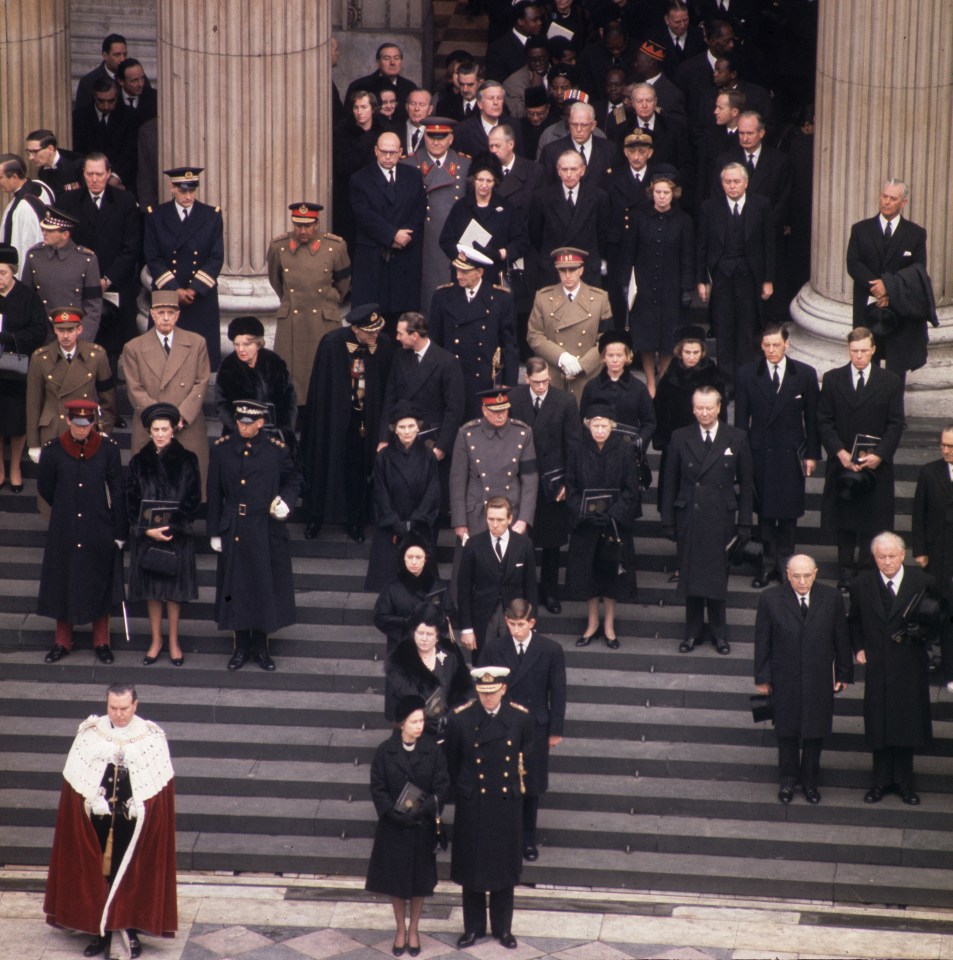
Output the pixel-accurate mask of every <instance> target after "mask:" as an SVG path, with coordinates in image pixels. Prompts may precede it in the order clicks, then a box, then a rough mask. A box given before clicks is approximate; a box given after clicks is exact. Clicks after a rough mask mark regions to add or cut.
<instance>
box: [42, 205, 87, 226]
mask: <svg viewBox="0 0 953 960" xmlns="http://www.w3.org/2000/svg"><path fill="white" fill-rule="evenodd" d="M78 226H79V220H77V219H76V218H75V217H71V216H70V215H69V214H68V213H64V212H63V211H62V210H60V209H59V208H57V207H47V208H46V212H45V213H44V214H43V219H42V220H41V221H40V229H41V230H74V229H75V228H76V227H78Z"/></svg>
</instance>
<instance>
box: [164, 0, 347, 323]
mask: <svg viewBox="0 0 953 960" xmlns="http://www.w3.org/2000/svg"><path fill="white" fill-rule="evenodd" d="M157 36H158V62H159V77H160V78H161V85H160V87H159V118H160V129H159V158H160V162H159V167H160V169H163V168H167V167H170V166H179V165H181V164H194V165H195V166H201V167H204V168H205V172H204V174H203V175H202V185H201V187H200V189H199V199H201V200H203V201H205V202H206V203H212V204H215V205H216V206H220V207H221V208H222V213H223V217H224V220H225V266H224V269H223V271H222V275H221V277H220V280H219V297H220V302H221V307H222V314H223V316H222V327H223V330H224V328H225V325H226V322H227V320H228V319H229V317H230V316H234V315H236V314H238V313H255V314H257V315H259V316H261V315H262V314H265V313H268V312H273V311H274V309H275V308H276V307H277V305H278V298H277V297H276V296H275V295H274V293H273V292H272V289H271V287H270V285H269V284H268V278H267V276H266V265H265V253H266V251H267V249H268V243H269V241H270V240H271V238H272V237H274V236H275V235H276V234H278V233H281V232H282V231H284V230H287V229H288V227H289V223H288V217H289V214H288V204H289V203H291V202H292V201H295V200H302V199H307V200H315V201H317V202H320V203H323V204H325V205H326V206H327V205H328V202H329V197H330V193H331V190H330V184H331V110H330V89H331V79H330V78H331V57H330V49H329V41H330V36H331V19H330V5H329V4H327V3H316V2H314V0H205V2H203V3H199V4H196V3H193V2H192V0H159V4H158V22H157ZM165 189H166V188H165V187H163V191H164V190H165ZM328 212H329V213H330V211H328ZM263 319H264V318H263Z"/></svg>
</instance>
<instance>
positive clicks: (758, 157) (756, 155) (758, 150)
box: [745, 143, 764, 163]
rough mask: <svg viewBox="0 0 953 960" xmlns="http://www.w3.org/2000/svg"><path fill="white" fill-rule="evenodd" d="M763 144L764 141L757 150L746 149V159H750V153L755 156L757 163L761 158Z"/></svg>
mask: <svg viewBox="0 0 953 960" xmlns="http://www.w3.org/2000/svg"><path fill="white" fill-rule="evenodd" d="M763 146H764V144H763V143H759V144H758V149H757V150H745V159H746V160H747V159H748V154H749V153H750V154H751V156H753V157H754V159H755V163H757V162H758V161H759V160H760V159H761V148H762V147H763Z"/></svg>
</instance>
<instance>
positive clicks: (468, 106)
mask: <svg viewBox="0 0 953 960" xmlns="http://www.w3.org/2000/svg"><path fill="white" fill-rule="evenodd" d="M471 113H473V104H472V103H465V104H464V105H463V118H464V119H466V118H467V117H469V116H470V114H471Z"/></svg>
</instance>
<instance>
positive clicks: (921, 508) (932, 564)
mask: <svg viewBox="0 0 953 960" xmlns="http://www.w3.org/2000/svg"><path fill="white" fill-rule="evenodd" d="M940 454H941V457H940V459H939V460H931V461H930V462H929V463H925V464H924V465H923V466H922V467H920V473H919V475H918V476H917V488H916V492H915V493H914V495H913V525H912V533H911V541H912V543H911V550H912V551H913V559H914V560H915V561H916V563H917V565H918V566H919V567H921V568H922V569H923V570H925V571H926V572H927V573H928V574H930V576H931V577H933V578H934V579H935V580H936V583H937V586H938V587H939V589H940V591H941V593H942V596H943V598H944V600H946V602H947V605H948V607H949V608H950V610H953V424H947V426H945V427H944V428H943V432H942V433H941V434H940ZM940 655H941V662H940V671H941V674H942V677H943V682H944V683H945V684H946V688H947V690H949V691H951V692H953V621H951V620H949V619H947V620H944V621H943V624H942V628H941V630H940Z"/></svg>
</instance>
